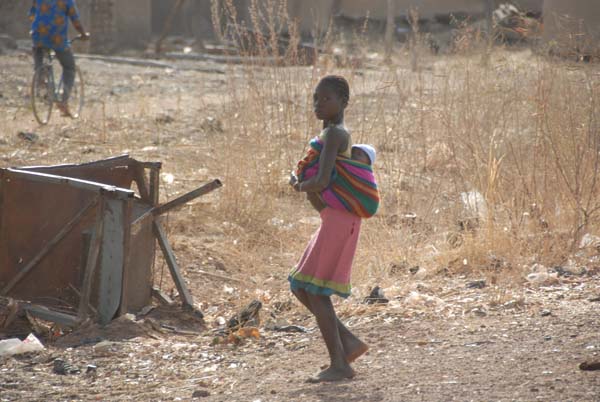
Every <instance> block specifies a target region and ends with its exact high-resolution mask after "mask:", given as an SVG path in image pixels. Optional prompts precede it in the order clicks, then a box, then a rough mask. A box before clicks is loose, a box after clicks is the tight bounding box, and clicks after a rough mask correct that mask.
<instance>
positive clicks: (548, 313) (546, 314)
mask: <svg viewBox="0 0 600 402" xmlns="http://www.w3.org/2000/svg"><path fill="white" fill-rule="evenodd" d="M540 315H541V316H542V317H547V316H549V315H552V312H551V311H550V310H542V311H541V312H540Z"/></svg>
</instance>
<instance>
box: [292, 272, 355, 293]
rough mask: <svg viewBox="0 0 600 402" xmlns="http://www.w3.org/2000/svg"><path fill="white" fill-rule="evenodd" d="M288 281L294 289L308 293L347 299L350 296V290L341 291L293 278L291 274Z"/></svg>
mask: <svg viewBox="0 0 600 402" xmlns="http://www.w3.org/2000/svg"><path fill="white" fill-rule="evenodd" d="M288 281H289V282H290V287H291V288H292V290H297V289H303V290H305V291H307V292H308V293H311V294H314V295H318V296H332V295H337V296H340V297H342V298H344V299H347V298H348V296H350V292H348V293H345V292H340V291H338V290H335V289H332V288H328V287H323V286H318V285H315V284H314V283H310V282H304V281H300V280H298V279H294V278H292V277H291V276H289V277H288Z"/></svg>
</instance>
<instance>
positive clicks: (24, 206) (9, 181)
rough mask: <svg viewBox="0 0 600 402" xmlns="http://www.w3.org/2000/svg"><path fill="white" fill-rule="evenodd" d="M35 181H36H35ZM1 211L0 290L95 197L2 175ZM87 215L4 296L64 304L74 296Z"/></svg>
mask: <svg viewBox="0 0 600 402" xmlns="http://www.w3.org/2000/svg"><path fill="white" fill-rule="evenodd" d="M38 179H39V177H38ZM1 193H2V200H3V203H2V208H1V209H0V222H1V223H0V285H1V286H2V287H4V286H6V285H7V284H8V283H9V282H10V281H11V279H12V278H13V277H14V276H15V275H17V274H18V273H19V272H20V271H21V269H22V268H23V267H24V266H25V264H27V262H28V261H30V260H31V259H32V258H33V257H34V256H35V255H36V254H38V253H39V251H40V250H42V249H43V248H44V246H45V245H46V244H47V243H48V242H49V241H50V240H51V239H52V238H53V237H54V236H55V235H56V234H57V233H59V232H60V230H61V229H63V228H64V226H65V225H66V223H68V222H69V220H70V219H72V218H73V214H74V211H80V210H81V209H82V208H83V207H84V206H85V205H86V204H88V203H89V202H91V200H92V199H93V198H94V197H97V196H98V193H94V192H91V191H85V190H82V189H80V188H77V187H71V186H66V185H60V184H59V183H49V182H43V181H31V180H28V178H27V177H26V175H23V174H14V172H11V171H9V170H4V171H3V174H2V186H1ZM94 219H95V211H94V210H90V211H88V213H86V214H85V216H83V217H82V218H81V220H79V222H77V224H76V225H75V226H74V227H73V229H72V230H71V231H70V232H69V233H68V234H67V235H66V236H65V237H64V238H63V239H62V240H61V241H60V242H59V243H58V244H56V246H55V247H54V248H53V249H52V252H51V253H49V254H48V255H46V256H45V257H44V258H43V259H42V260H41V261H40V262H39V264H38V266H37V267H36V270H35V275H34V276H31V277H28V278H26V280H24V281H21V282H19V283H18V284H17V285H16V286H15V287H14V288H13V289H12V290H11V291H10V293H9V295H11V296H14V297H16V298H20V299H25V300H31V301H34V302H37V301H39V300H41V299H43V298H48V297H51V298H58V299H61V300H63V301H65V302H67V303H68V304H72V305H73V303H75V302H76V300H77V296H76V295H75V294H74V293H73V292H72V291H71V290H70V289H69V284H72V285H73V286H75V287H79V281H80V276H79V268H80V264H81V253H80V252H78V251H79V250H81V247H82V243H81V241H82V239H81V233H82V232H83V231H84V230H86V229H87V228H88V227H90V226H91V223H92V222H93V221H94Z"/></svg>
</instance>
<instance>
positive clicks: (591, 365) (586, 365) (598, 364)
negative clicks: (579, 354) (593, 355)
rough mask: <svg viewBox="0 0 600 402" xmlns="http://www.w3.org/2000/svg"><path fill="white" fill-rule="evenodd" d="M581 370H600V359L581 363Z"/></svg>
mask: <svg viewBox="0 0 600 402" xmlns="http://www.w3.org/2000/svg"><path fill="white" fill-rule="evenodd" d="M579 369H580V370H584V371H596V370H600V360H599V361H589V362H588V361H585V362H583V363H581V364H580V365H579Z"/></svg>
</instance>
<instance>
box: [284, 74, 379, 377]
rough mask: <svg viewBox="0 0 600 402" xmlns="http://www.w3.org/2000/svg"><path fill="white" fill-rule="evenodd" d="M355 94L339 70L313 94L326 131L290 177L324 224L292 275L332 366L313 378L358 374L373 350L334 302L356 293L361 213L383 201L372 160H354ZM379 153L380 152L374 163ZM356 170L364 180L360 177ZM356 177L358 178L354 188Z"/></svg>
mask: <svg viewBox="0 0 600 402" xmlns="http://www.w3.org/2000/svg"><path fill="white" fill-rule="evenodd" d="M349 98H350V89H349V86H348V82H347V81H346V79H344V78H343V77H340V76H333V75H330V76H326V77H324V78H323V79H321V81H320V82H319V84H318V85H317V87H316V89H315V92H314V95H313V107H314V112H315V115H316V117H317V119H319V120H322V121H323V131H322V132H321V134H320V135H319V137H318V138H316V139H315V140H313V141H311V146H312V150H311V151H309V154H308V155H307V157H306V158H304V159H303V160H302V161H301V162H299V164H298V166H299V167H298V171H297V172H296V173H297V176H296V175H292V178H291V179H290V184H291V185H292V186H293V188H294V190H296V191H298V192H306V193H307V198H308V200H309V201H310V202H311V204H312V205H313V206H314V207H315V208H316V209H317V210H318V211H319V213H320V216H321V226H320V227H319V229H318V230H317V232H316V233H315V234H314V235H313V237H312V239H311V240H310V241H309V243H308V245H307V247H306V250H305V251H304V254H303V255H302V258H301V259H300V262H299V263H298V264H297V266H296V267H295V268H294V269H293V270H292V272H291V273H290V275H289V277H288V280H289V282H290V285H291V289H292V292H293V294H294V295H295V296H296V297H297V298H298V300H299V301H300V302H301V303H302V304H303V305H304V306H306V308H307V309H308V310H310V312H311V313H312V314H313V315H314V316H315V318H316V320H317V324H318V326H319V329H320V331H321V334H322V336H323V339H324V341H325V345H326V346H327V350H328V352H329V358H330V364H329V367H327V368H326V369H325V370H322V371H321V372H319V373H318V374H317V375H315V376H314V377H311V378H309V381H311V382H322V381H339V380H342V379H346V378H352V377H353V376H354V374H355V372H354V370H353V369H352V367H350V363H351V362H353V361H354V360H356V359H357V358H358V357H359V356H361V355H362V354H364V353H365V352H366V351H367V350H368V347H367V345H366V344H365V343H364V342H362V341H361V340H360V339H359V338H357V337H356V336H355V335H354V334H353V333H352V332H350V330H348V328H346V326H344V324H343V323H342V322H341V321H340V320H339V318H338V317H337V315H336V313H335V310H334V308H333V304H332V301H331V296H332V295H334V294H336V295H338V296H341V297H344V298H346V297H348V296H349V295H350V289H351V287H350V273H351V268H352V260H353V258H354V253H355V251H356V245H357V242H358V235H359V232H360V224H361V216H364V217H366V216H370V214H371V213H374V210H376V208H377V205H378V202H379V198H378V196H379V194H378V192H377V187H376V185H375V183H374V179H372V185H371V184H370V183H369V180H367V179H366V176H368V173H370V175H371V176H372V170H371V167H370V164H365V163H361V162H359V161H352V160H351V150H352V139H351V137H350V133H349V132H348V131H347V130H346V128H345V127H344V110H345V108H346V106H347V105H348V101H349ZM311 152H312V153H311ZM373 158H374V152H373V155H372V157H371V158H370V162H373ZM342 162H343V163H346V164H348V166H347V167H348V169H347V170H346V169H345V168H343V169H340V168H338V169H337V170H336V167H338V166H340V167H341V165H340V163H342ZM306 168H313V170H315V172H313V174H312V175H311V177H308V176H309V175H304V174H303V169H306ZM341 170H344V172H341ZM355 175H357V176H356V177H359V178H360V179H361V180H355V179H354V177H355ZM361 175H362V176H364V177H361ZM305 176H306V177H305ZM338 176H340V179H344V178H345V179H344V180H346V181H344V183H345V184H344V185H343V186H341V187H343V188H341V187H340V188H339V189H338V190H339V191H338V193H335V194H333V193H332V192H331V189H332V188H333V187H334V183H332V181H333V180H332V177H338ZM342 176H343V177H342ZM371 176H370V177H371ZM297 177H298V178H297ZM353 182H356V183H355V184H356V185H355V186H354V187H352V183H353ZM348 183H350V184H348ZM365 183H366V184H365ZM328 192H329V193H328ZM328 198H331V199H332V200H333V199H335V200H336V202H338V201H339V202H338V204H339V205H341V206H339V207H338V208H336V207H332V206H331V205H329V204H328V203H326V201H325V200H327V199H328ZM365 200H366V201H365ZM375 202H376V204H375V206H374V208H373V203H375ZM364 204H370V205H367V206H366V207H365V206H364Z"/></svg>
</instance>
